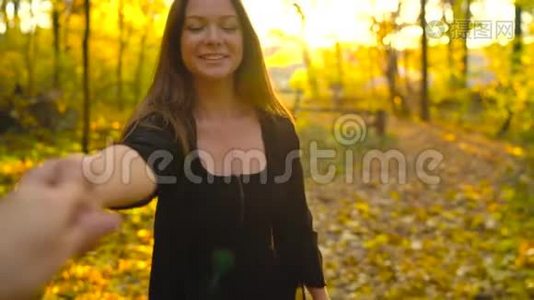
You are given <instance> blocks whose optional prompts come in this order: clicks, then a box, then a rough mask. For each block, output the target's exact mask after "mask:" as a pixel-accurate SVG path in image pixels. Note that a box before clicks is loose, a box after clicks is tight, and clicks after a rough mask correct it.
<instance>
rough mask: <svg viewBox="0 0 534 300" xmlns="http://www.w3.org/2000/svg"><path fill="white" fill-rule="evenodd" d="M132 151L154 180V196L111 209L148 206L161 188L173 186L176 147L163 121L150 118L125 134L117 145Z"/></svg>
mask: <svg viewBox="0 0 534 300" xmlns="http://www.w3.org/2000/svg"><path fill="white" fill-rule="evenodd" d="M118 144H121V145H125V146H128V147H130V148H132V149H133V150H135V151H136V152H137V153H138V154H139V155H140V156H141V158H142V159H143V160H144V161H145V163H146V164H147V165H148V166H149V167H150V168H151V169H152V171H153V172H154V175H155V176H156V183H157V185H156V189H155V190H154V192H153V193H152V194H151V195H150V196H148V197H146V198H144V199H139V201H137V202H135V203H133V204H131V205H128V206H121V207H113V208H112V209H128V208H135V207H140V206H144V205H146V204H148V203H149V202H150V201H151V200H152V199H153V198H154V197H156V196H158V195H159V193H160V191H161V190H162V189H164V188H165V185H168V184H171V183H173V180H174V181H175V180H176V178H177V176H178V174H179V173H178V168H177V165H178V164H177V160H179V157H180V151H179V148H178V143H177V142H176V139H175V137H174V135H173V133H172V131H171V130H170V129H169V128H168V127H167V126H164V123H163V121H162V120H161V119H160V118H158V117H156V116H154V115H152V116H150V117H147V118H145V119H143V120H142V121H141V122H139V123H138V124H136V125H134V126H132V128H130V129H129V130H127V134H126V135H125V136H124V137H123V138H122V139H121V141H120V142H119V143H118Z"/></svg>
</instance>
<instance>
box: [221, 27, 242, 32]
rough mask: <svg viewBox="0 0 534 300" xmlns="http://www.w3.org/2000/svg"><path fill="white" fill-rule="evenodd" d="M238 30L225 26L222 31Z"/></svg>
mask: <svg viewBox="0 0 534 300" xmlns="http://www.w3.org/2000/svg"><path fill="white" fill-rule="evenodd" d="M237 29H238V28H237V27H236V26H226V27H223V30H225V31H230V32H232V31H236V30H237Z"/></svg>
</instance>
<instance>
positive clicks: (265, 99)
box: [123, 0, 291, 152]
mask: <svg viewBox="0 0 534 300" xmlns="http://www.w3.org/2000/svg"><path fill="white" fill-rule="evenodd" d="M230 1H231V2H232V5H233V6H234V9H235V10H236V13H237V15H238V18H239V22H240V25H241V26H240V27H241V31H242V34H243V59H242V61H241V64H240V66H239V67H238V69H237V70H236V74H235V76H236V77H235V79H236V93H237V94H238V96H240V98H242V99H247V101H250V102H251V104H253V106H254V107H256V108H259V109H260V110H262V111H265V112H267V113H271V114H274V115H280V116H286V117H289V118H290V119H291V115H290V113H289V112H288V110H287V109H286V108H285V107H284V106H283V105H282V104H281V103H280V101H279V100H278V98H277V96H276V93H275V91H274V89H273V87H272V85H271V81H270V79H269V75H268V73H267V68H266V67H265V61H264V59H263V54H262V50H261V45H260V41H259V39H258V36H257V35H256V33H255V31H254V29H253V27H252V24H251V22H250V19H249V17H248V15H247V13H246V11H245V8H244V7H243V4H242V3H241V1H240V0H230ZM187 3H188V0H175V1H174V2H173V3H172V5H171V8H170V11H169V16H168V18H167V23H166V25H165V32H164V34H163V39H162V42H161V49H160V54H159V61H158V64H157V68H156V72H155V75H154V79H153V81H152V85H151V86H150V89H149V90H148V94H147V96H146V97H145V99H144V100H143V101H142V102H141V103H140V104H139V105H138V107H137V109H136V111H135V113H134V114H133V116H132V117H131V118H130V120H129V121H128V122H127V124H126V126H125V128H126V130H125V131H124V132H123V137H125V136H127V135H128V134H129V133H130V132H131V131H132V129H133V128H135V126H137V125H138V124H139V122H140V121H141V120H143V119H144V118H145V117H147V116H149V115H153V114H157V115H159V116H160V117H161V118H163V121H164V122H165V124H167V125H171V126H172V128H174V132H175V135H176V138H177V139H178V141H180V144H181V145H182V148H183V149H182V150H183V151H185V152H187V151H189V150H190V147H191V145H190V141H191V140H190V137H191V135H192V134H193V133H192V126H191V118H192V117H193V116H192V112H193V104H194V101H195V91H194V90H193V84H192V76H191V73H190V72H189V70H187V68H186V67H185V65H184V63H183V60H182V53H181V45H180V40H181V39H180V37H181V34H182V30H183V26H184V20H185V9H186V6H187Z"/></svg>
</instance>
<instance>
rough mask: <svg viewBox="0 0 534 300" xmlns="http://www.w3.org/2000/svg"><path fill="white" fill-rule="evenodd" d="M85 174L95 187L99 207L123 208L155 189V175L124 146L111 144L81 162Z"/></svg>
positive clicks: (133, 152) (132, 151)
mask: <svg viewBox="0 0 534 300" xmlns="http://www.w3.org/2000/svg"><path fill="white" fill-rule="evenodd" d="M83 170H84V176H85V177H86V178H87V179H88V180H89V182H91V183H92V184H93V186H94V188H93V192H92V194H93V196H94V197H95V200H97V201H98V202H99V204H100V205H101V206H102V207H106V208H109V207H124V206H129V205H132V204H134V203H136V202H138V201H139V200H140V199H144V198H146V197H148V196H150V194H151V193H152V192H153V191H154V189H155V186H156V184H155V179H154V178H155V177H154V174H153V173H152V171H151V170H150V169H149V168H148V166H147V165H146V163H145V162H144V160H143V159H142V158H141V157H140V156H139V154H137V152H135V151H134V150H132V149H130V148H129V147H126V146H122V145H119V146H112V147H109V148H106V149H104V150H103V151H101V152H99V153H97V154H96V155H93V156H87V157H85V158H84V162H83Z"/></svg>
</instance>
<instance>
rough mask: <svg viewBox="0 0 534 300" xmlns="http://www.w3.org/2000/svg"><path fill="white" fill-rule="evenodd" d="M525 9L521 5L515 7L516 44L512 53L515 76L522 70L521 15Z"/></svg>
mask: <svg viewBox="0 0 534 300" xmlns="http://www.w3.org/2000/svg"><path fill="white" fill-rule="evenodd" d="M522 13H523V8H522V7H521V5H520V4H516V5H515V28H514V31H515V32H514V44H513V51H512V72H513V73H512V74H513V75H515V74H517V73H518V72H519V71H520V68H521V54H522V51H523V30H522V28H521V24H522V22H523V20H522V18H521V14H522Z"/></svg>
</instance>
